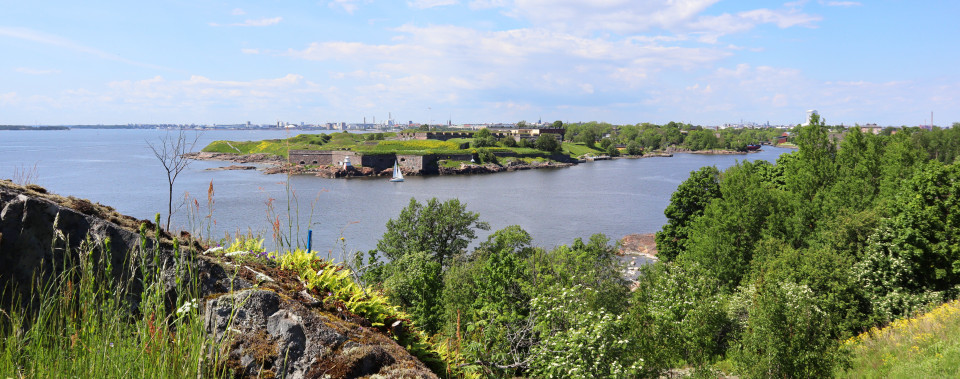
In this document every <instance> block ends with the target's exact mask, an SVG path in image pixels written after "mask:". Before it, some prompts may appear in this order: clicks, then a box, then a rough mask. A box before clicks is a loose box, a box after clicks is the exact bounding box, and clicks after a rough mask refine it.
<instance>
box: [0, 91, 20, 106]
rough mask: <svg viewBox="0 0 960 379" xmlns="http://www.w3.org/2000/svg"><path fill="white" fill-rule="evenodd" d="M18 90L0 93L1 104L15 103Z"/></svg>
mask: <svg viewBox="0 0 960 379" xmlns="http://www.w3.org/2000/svg"><path fill="white" fill-rule="evenodd" d="M16 99H17V93H16V92H7V93H0V106H7V105H15V101H16Z"/></svg>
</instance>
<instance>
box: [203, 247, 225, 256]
mask: <svg viewBox="0 0 960 379" xmlns="http://www.w3.org/2000/svg"><path fill="white" fill-rule="evenodd" d="M222 250H223V246H217V247H213V248H210V249H207V251H204V252H203V254H204V255H210V254H211V253H216V252H218V251H222Z"/></svg>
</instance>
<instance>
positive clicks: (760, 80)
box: [0, 0, 960, 125]
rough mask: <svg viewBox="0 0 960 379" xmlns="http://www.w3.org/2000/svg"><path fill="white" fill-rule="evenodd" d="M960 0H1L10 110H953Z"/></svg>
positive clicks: (918, 113)
mask: <svg viewBox="0 0 960 379" xmlns="http://www.w3.org/2000/svg"><path fill="white" fill-rule="evenodd" d="M957 15H960V2H955V1H827V0H809V1H793V2H786V3H778V2H769V1H718V0H660V1H639V0H593V1H574V0H554V1H549V0H409V1H403V0H401V1H377V0H318V1H314V2H303V1H279V0H267V1H263V0H261V1H203V0H197V1H156V2H130V1H97V2H75V1H43V2H27V1H4V0H0V124H96V123H103V124H114V123H221V124H222V123H241V122H246V121H251V122H253V123H275V122H277V121H278V120H283V121H288V122H301V121H303V122H307V123H321V122H331V121H346V122H360V121H362V120H363V118H364V117H366V118H367V120H368V121H371V120H372V119H373V118H374V117H376V119H377V120H378V121H379V120H384V119H386V117H387V115H388V112H391V113H392V115H393V116H394V118H395V119H397V120H398V121H400V122H406V121H411V120H412V121H414V122H427V121H429V120H433V121H434V122H441V121H446V120H447V119H448V118H452V120H453V122H454V123H464V122H516V121H519V120H527V121H536V120H537V119H539V118H543V119H544V120H563V121H569V122H572V121H590V120H597V121H606V122H611V123H638V122H654V123H665V122H667V121H684V122H690V123H694V124H701V125H718V124H723V123H730V122H738V121H739V120H741V119H743V120H745V121H753V122H767V121H769V122H770V123H772V124H797V123H800V122H803V121H804V117H805V111H806V110H807V109H817V110H818V111H819V112H820V113H821V114H822V115H823V117H825V118H826V121H827V122H828V123H831V124H840V123H844V124H847V125H851V124H854V123H860V124H864V123H878V124H881V125H919V124H923V123H929V119H930V113H931V112H933V121H934V123H935V124H937V125H950V124H952V123H953V122H958V121H960V69H958V67H960V59H958V58H960V49H958V48H957V46H960V38H958V37H960V23H958V22H957V20H956V17H957Z"/></svg>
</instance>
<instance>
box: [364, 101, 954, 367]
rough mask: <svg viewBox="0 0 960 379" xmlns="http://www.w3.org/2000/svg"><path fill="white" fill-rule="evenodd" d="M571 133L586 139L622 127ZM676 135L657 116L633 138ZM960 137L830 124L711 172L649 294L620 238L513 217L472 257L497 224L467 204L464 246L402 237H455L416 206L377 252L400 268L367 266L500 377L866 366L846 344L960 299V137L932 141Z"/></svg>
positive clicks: (676, 227) (455, 212)
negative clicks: (542, 229)
mask: <svg viewBox="0 0 960 379" xmlns="http://www.w3.org/2000/svg"><path fill="white" fill-rule="evenodd" d="M566 127H567V137H568V138H570V137H572V139H573V140H574V141H576V140H577V137H578V136H587V137H589V136H591V135H592V134H593V133H597V134H599V133H603V132H605V131H604V130H602V129H600V130H597V131H593V130H592V129H586V128H584V127H583V126H582V125H579V124H574V125H566ZM597 127H598V128H599V127H600V125H599V124H598V125H597ZM670 127H673V128H676V129H677V130H678V131H679V130H681V128H686V129H682V130H685V131H687V132H688V133H680V134H681V135H682V134H687V136H688V138H689V136H691V135H693V136H698V137H694V138H695V139H693V140H686V141H683V140H681V141H680V142H679V143H681V144H682V143H686V142H688V141H689V143H691V144H693V143H700V142H697V141H707V142H705V143H706V144H711V143H713V142H710V141H712V138H718V139H723V138H724V136H723V134H722V133H721V136H720V137H717V135H716V134H714V133H713V132H704V131H702V130H697V129H696V128H694V127H686V126H683V125H671V126H670ZM665 129H666V128H661V127H656V128H654V127H653V126H647V127H643V126H641V127H639V128H638V129H637V130H636V131H635V133H634V136H633V138H634V139H633V140H631V142H632V143H633V144H634V146H635V147H636V146H637V145H640V144H641V142H637V141H638V140H637V139H640V140H642V139H643V136H644V135H647V136H648V137H651V136H652V135H653V134H654V133H653V132H649V131H650V130H655V131H664V130H665ZM611 131H612V129H611ZM609 132H610V131H606V133H609ZM624 132H625V131H624V129H623V128H621V129H620V133H621V134H620V136H610V137H605V138H603V139H601V140H600V142H597V141H594V146H596V147H597V148H598V149H602V148H607V149H609V148H610V147H611V146H615V145H614V144H615V143H617V141H620V140H618V138H621V137H623V134H624ZM954 135H956V136H960V133H956V132H952V131H944V130H933V131H921V130H915V129H905V130H901V131H899V132H898V133H896V134H892V133H891V134H878V135H873V134H863V133H861V132H860V131H859V129H857V128H851V129H850V130H848V131H847V132H846V133H845V135H843V138H842V140H841V141H838V140H837V139H836V137H835V134H831V133H829V128H828V127H827V126H826V125H823V124H822V122H820V120H819V119H817V118H813V119H812V122H811V123H810V125H808V126H803V127H799V128H797V129H795V130H794V136H795V138H794V141H795V143H796V145H797V147H798V150H797V151H795V152H793V153H789V154H784V155H782V156H781V157H780V158H779V159H778V160H777V162H776V164H772V163H769V162H764V161H756V162H742V163H739V164H737V165H735V166H734V167H731V168H729V169H727V170H725V171H723V172H720V171H718V170H717V169H716V168H713V167H705V168H702V169H700V170H697V171H694V172H692V173H691V175H690V178H689V179H687V180H686V181H685V182H683V183H682V184H681V185H680V186H679V187H678V189H677V191H676V193H674V195H673V196H672V198H671V201H670V204H669V206H668V207H667V209H666V211H665V215H666V216H667V224H666V225H665V226H664V228H663V230H662V231H661V232H660V233H658V234H657V237H656V240H657V244H658V249H659V258H660V262H657V263H654V264H650V265H647V266H645V267H643V269H642V270H641V275H640V277H639V279H638V283H637V284H636V287H635V288H636V290H635V291H633V293H632V294H630V293H629V290H628V287H627V283H626V282H625V281H624V280H623V279H622V277H621V271H620V266H619V260H618V259H617V258H616V256H615V254H614V251H615V249H614V247H613V246H610V244H609V241H608V240H607V239H606V238H605V237H603V236H600V235H597V236H594V237H593V238H591V239H590V240H589V241H587V242H584V241H581V240H579V239H578V240H576V241H574V243H573V244H572V245H569V246H566V245H565V246H559V247H556V248H553V249H543V248H538V247H534V246H531V240H532V239H531V238H530V236H529V234H528V233H526V232H525V231H523V229H521V228H520V227H518V226H511V227H508V228H504V229H502V230H499V231H496V232H494V233H493V234H491V235H490V236H489V237H488V238H487V240H486V241H484V242H481V243H479V244H478V245H477V247H476V248H475V249H473V251H469V250H468V249H467V247H468V246H469V245H470V241H471V240H473V238H474V236H475V234H474V233H472V229H473V228H476V226H478V225H480V224H479V223H477V220H478V219H479V218H478V216H477V215H475V214H473V213H471V212H467V211H465V209H464V208H463V207H462V206H461V207H453V206H449V207H447V208H445V209H446V210H445V211H444V213H447V215H446V216H443V217H447V218H448V219H451V220H461V221H464V222H460V223H459V224H456V225H459V226H456V227H455V228H454V229H456V230H460V231H461V232H459V233H457V234H456V235H457V237H456V238H459V239H460V241H459V243H458V244H457V245H456V246H458V247H457V248H456V249H446V248H442V247H441V246H439V245H438V246H430V247H426V246H427V245H425V244H424V243H419V242H418V243H417V245H416V246H413V247H404V248H395V247H394V246H393V245H395V243H392V242H388V241H394V240H395V236H396V235H400V234H397V231H403V230H405V229H408V228H409V227H410V226H409V225H419V226H417V228H418V229H419V230H420V231H419V232H418V233H422V234H425V235H444V233H446V232H448V231H449V229H445V228H444V227H443V225H441V224H437V223H434V222H430V221H427V220H429V219H431V218H427V219H425V220H420V219H419V218H418V217H408V216H409V215H411V214H416V213H418V212H422V210H421V207H422V206H421V205H418V203H416V202H412V203H411V205H410V206H409V207H408V209H406V210H404V213H403V214H404V215H407V216H402V217H401V218H403V219H404V220H405V221H404V224H408V225H401V224H397V223H395V222H393V221H391V223H390V224H389V225H388V228H387V229H388V231H387V234H385V235H384V239H383V240H381V243H383V246H380V247H378V251H377V252H372V253H371V254H373V255H376V254H383V255H385V256H390V257H391V258H390V259H391V261H390V262H387V263H378V264H376V265H372V266H367V267H368V268H369V271H368V274H369V275H367V277H368V278H370V279H371V283H372V284H375V285H377V286H380V287H381V288H383V289H384V291H385V293H387V294H388V296H389V297H390V298H391V301H393V302H394V303H395V304H397V305H398V306H400V307H401V308H403V309H406V310H407V312H409V313H410V314H411V315H412V317H413V318H414V320H416V321H417V322H418V324H422V325H424V327H425V329H426V330H429V331H431V332H432V333H436V334H437V335H438V336H439V338H442V339H445V340H448V341H450V342H451V343H452V344H453V345H451V346H452V349H453V350H454V351H456V352H458V353H459V354H461V356H462V357H463V359H464V360H465V362H467V363H468V366H476V367H482V368H483V370H482V371H481V372H485V373H486V374H488V375H490V376H515V375H521V376H534V377H656V376H659V375H662V374H664V373H665V372H666V370H668V369H670V368H676V367H681V366H688V367H691V368H693V369H694V370H695V372H697V373H709V372H715V370H716V369H718V368H720V369H723V370H724V371H730V373H732V374H737V375H739V376H741V377H828V376H833V375H838V374H842V373H843V372H844V370H846V369H847V368H848V367H850V363H851V359H850V357H851V353H850V350H849V349H848V348H845V347H844V346H843V345H842V343H841V341H843V340H844V339H846V338H849V337H851V336H854V335H857V334H859V333H860V332H862V331H863V330H866V329H868V328H870V327H871V326H877V325H882V324H884V323H888V322H891V321H893V320H896V319H898V318H902V317H906V316H909V315H911V314H913V313H914V312H916V311H918V310H921V309H925V308H926V307H928V306H930V304H936V303H939V302H943V301H945V300H948V299H952V298H955V297H956V296H957V295H958V294H960V293H958V292H960V291H958V289H960V247H958V246H960V232H958V231H957V230H960V228H958V227H957V226H958V225H960V166H956V165H954V164H953V162H952V160H953V159H955V157H956V156H957V154H956V153H955V152H954V151H953V150H951V148H949V146H956V147H960V143H956V144H953V145H951V143H952V142H943V141H934V140H933V139H932V138H931V136H939V137H942V138H943V139H944V140H946V141H954V140H955V138H953V136H954ZM660 136H661V139H660V142H657V143H658V144H660V143H662V142H663V134H660ZM751 138H752V137H751ZM652 139H653V138H652V137H651V140H652ZM956 140H957V141H958V142H960V139H956ZM568 146H573V147H577V148H581V149H591V148H590V147H589V144H588V143H587V142H586V141H584V142H581V143H577V142H565V143H564V149H565V150H566V149H568ZM646 146H650V145H646ZM646 146H645V147H646ZM658 146H659V145H658ZM628 149H629V148H628ZM429 204H432V205H430V207H431V208H436V209H437V210H440V209H441V207H440V203H439V202H437V201H435V200H434V201H431V203H429ZM454 204H459V203H458V202H456V203H454ZM431 217H434V218H435V217H436V216H431ZM451 225H453V224H451ZM421 226H422V227H421ZM403 233H406V235H412V236H416V235H419V234H416V233H414V234H410V232H403ZM401 234H402V233H401ZM408 239H409V237H408ZM447 240H449V239H447Z"/></svg>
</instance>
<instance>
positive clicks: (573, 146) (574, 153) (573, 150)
mask: <svg viewBox="0 0 960 379" xmlns="http://www.w3.org/2000/svg"><path fill="white" fill-rule="evenodd" d="M563 153H564V154H567V155H569V156H571V157H579V156H583V155H585V154H591V155H602V154H606V153H605V152H603V151H600V150H598V149H593V148H590V147H589V146H586V145H584V144H582V143H578V142H564V143H563Z"/></svg>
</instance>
